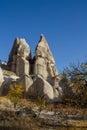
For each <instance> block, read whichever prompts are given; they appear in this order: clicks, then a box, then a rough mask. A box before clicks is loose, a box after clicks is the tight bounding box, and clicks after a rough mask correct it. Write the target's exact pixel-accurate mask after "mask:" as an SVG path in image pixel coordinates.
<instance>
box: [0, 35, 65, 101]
mask: <svg viewBox="0 0 87 130" xmlns="http://www.w3.org/2000/svg"><path fill="white" fill-rule="evenodd" d="M6 68H7V70H8V73H10V72H14V74H15V78H14V74H13V73H11V74H10V76H9V75H8V74H4V76H3V74H2V70H1V69H0V72H1V73H0V74H1V76H0V77H1V79H0V86H1V85H2V83H3V85H2V88H3V92H4V88H5V90H6V88H8V89H9V87H8V86H9V85H10V84H11V83H12V82H16V83H17V84H20V83H22V86H23V87H24V90H25V93H27V95H28V96H33V97H34V98H38V97H41V98H42V97H45V99H46V101H53V102H54V101H59V100H61V96H62V95H63V90H64V89H62V87H61V86H60V85H59V81H60V76H58V72H57V69H56V65H55V60H54V57H53V55H52V52H51V50H50V48H49V45H48V43H47V41H46V39H45V37H44V36H43V35H41V36H40V40H39V42H38V44H37V46H36V49H35V56H34V57H33V58H32V57H31V51H30V47H29V44H28V43H27V42H26V40H25V39H23V38H21V39H19V38H16V39H15V40H14V43H13V47H12V49H11V51H10V54H9V58H8V62H7V65H5V69H6ZM8 89H7V90H8ZM65 91H66V90H65ZM7 93H8V91H7V92H5V94H7Z"/></svg>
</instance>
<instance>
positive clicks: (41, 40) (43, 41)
mask: <svg viewBox="0 0 87 130" xmlns="http://www.w3.org/2000/svg"><path fill="white" fill-rule="evenodd" d="M38 46H41V47H44V48H46V49H48V48H49V46H48V43H47V41H46V39H45V37H44V35H43V34H41V35H40V40H39V42H38V45H37V47H38Z"/></svg>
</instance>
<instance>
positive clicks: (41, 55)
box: [34, 35, 58, 79]
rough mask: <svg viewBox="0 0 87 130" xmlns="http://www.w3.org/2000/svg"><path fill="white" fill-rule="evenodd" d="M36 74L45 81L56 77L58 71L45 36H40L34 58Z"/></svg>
mask: <svg viewBox="0 0 87 130" xmlns="http://www.w3.org/2000/svg"><path fill="white" fill-rule="evenodd" d="M34 74H36V75H37V74H39V75H41V76H42V77H43V78H44V79H47V78H51V77H54V76H56V75H57V74H58V73H57V70H56V67H55V61H54V58H53V56H52V53H51V51H50V49H49V46H48V43H47V41H46V40H45V38H44V36H43V35H41V36H40V40H39V43H38V45H37V47H36V51H35V57H34Z"/></svg>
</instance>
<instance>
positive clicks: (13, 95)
mask: <svg viewBox="0 0 87 130" xmlns="http://www.w3.org/2000/svg"><path fill="white" fill-rule="evenodd" d="M23 95H24V89H23V86H21V85H19V84H16V83H12V84H11V85H10V87H9V92H8V95H7V97H8V98H9V99H11V101H12V102H14V103H15V104H16V103H17V102H18V101H19V100H20V99H21V98H23Z"/></svg>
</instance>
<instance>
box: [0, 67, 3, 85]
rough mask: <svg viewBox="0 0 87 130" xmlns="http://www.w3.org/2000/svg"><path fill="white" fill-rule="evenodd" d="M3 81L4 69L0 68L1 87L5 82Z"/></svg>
mask: <svg viewBox="0 0 87 130" xmlns="http://www.w3.org/2000/svg"><path fill="white" fill-rule="evenodd" d="M3 81H4V78H3V72H2V69H1V68H0V87H1V85H2V83H3Z"/></svg>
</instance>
